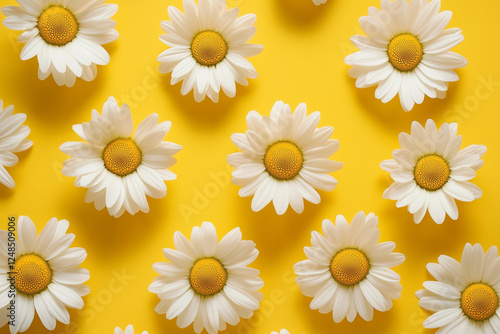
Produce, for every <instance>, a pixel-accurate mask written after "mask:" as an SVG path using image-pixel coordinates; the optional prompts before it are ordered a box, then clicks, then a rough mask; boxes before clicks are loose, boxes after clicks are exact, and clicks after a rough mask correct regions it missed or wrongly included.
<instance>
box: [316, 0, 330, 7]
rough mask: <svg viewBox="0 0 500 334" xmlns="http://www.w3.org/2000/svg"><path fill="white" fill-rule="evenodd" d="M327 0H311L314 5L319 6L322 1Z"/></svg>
mask: <svg viewBox="0 0 500 334" xmlns="http://www.w3.org/2000/svg"><path fill="white" fill-rule="evenodd" d="M326 1H327V0H313V2H314V4H315V5H316V6H319V5H322V4H324V3H326Z"/></svg>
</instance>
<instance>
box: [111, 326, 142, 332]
mask: <svg viewBox="0 0 500 334" xmlns="http://www.w3.org/2000/svg"><path fill="white" fill-rule="evenodd" d="M114 334H134V327H133V326H132V325H128V326H127V328H125V331H122V330H121V328H120V327H116V328H115V332H114ZM142 334H148V332H146V331H144V332H142Z"/></svg>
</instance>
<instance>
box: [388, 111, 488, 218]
mask: <svg viewBox="0 0 500 334" xmlns="http://www.w3.org/2000/svg"><path fill="white" fill-rule="evenodd" d="M399 143H400V145H401V149H397V150H395V151H393V152H392V156H393V157H394V159H390V160H385V161H382V163H380V167H381V168H382V169H384V170H385V171H387V172H389V173H391V178H392V179H393V180H394V183H393V184H391V186H390V187H389V188H387V189H386V190H385V192H384V195H383V198H389V199H392V200H396V201H397V203H396V206H397V207H398V208H400V207H404V206H408V211H409V212H410V213H412V214H413V220H414V221H415V223H417V224H418V223H420V221H422V218H424V216H425V213H426V212H427V210H428V211H429V214H430V215H431V217H432V219H433V220H434V221H435V222H436V223H438V224H441V223H442V222H443V221H444V219H445V216H446V214H448V215H449V216H450V218H451V219H454V220H456V219H457V218H458V208H457V205H456V203H455V199H458V200H460V201H464V202H472V201H473V200H474V199H477V198H479V197H481V195H482V191H481V189H479V188H478V187H477V186H476V185H474V184H472V183H470V182H468V181H469V180H471V179H472V178H474V177H475V176H476V170H478V169H479V168H481V166H482V165H483V160H481V156H482V155H483V154H484V153H485V152H486V146H483V145H471V146H468V147H466V148H464V149H463V150H460V145H461V143H462V136H457V124H456V123H451V124H448V123H444V124H443V125H442V126H441V127H440V128H439V130H438V129H437V128H436V123H434V121H433V120H432V119H429V120H427V123H426V125H425V129H424V128H423V127H422V126H421V125H420V124H419V123H418V122H413V123H412V125H411V134H407V133H405V132H402V133H400V134H399ZM459 150H460V151H459Z"/></svg>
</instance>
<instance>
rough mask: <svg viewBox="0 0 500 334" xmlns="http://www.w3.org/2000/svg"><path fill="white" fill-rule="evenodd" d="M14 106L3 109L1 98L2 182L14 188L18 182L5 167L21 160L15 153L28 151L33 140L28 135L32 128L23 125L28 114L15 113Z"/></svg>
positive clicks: (0, 144) (0, 178)
mask: <svg viewBox="0 0 500 334" xmlns="http://www.w3.org/2000/svg"><path fill="white" fill-rule="evenodd" d="M13 113H14V106H8V107H7V108H5V109H3V101H2V100H1V99H0V183H1V184H3V185H4V186H6V187H9V188H14V186H15V185H16V183H15V182H14V179H13V178H12V176H10V174H9V172H7V170H6V169H5V167H13V166H15V165H16V164H17V162H18V161H19V159H18V157H17V156H16V155H15V154H14V153H18V152H22V151H26V150H27V149H29V148H30V147H31V146H32V145H33V142H32V141H31V140H29V139H26V137H27V136H28V135H29V134H30V128H29V127H28V126H27V125H22V124H23V123H24V121H26V114H21V113H19V114H15V115H13Z"/></svg>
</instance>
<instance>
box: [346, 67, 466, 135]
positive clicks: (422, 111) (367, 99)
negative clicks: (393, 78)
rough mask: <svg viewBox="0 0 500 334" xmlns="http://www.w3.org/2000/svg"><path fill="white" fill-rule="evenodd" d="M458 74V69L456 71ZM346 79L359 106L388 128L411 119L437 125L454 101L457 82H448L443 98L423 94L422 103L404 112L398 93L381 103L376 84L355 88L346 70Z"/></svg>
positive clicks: (404, 124)
mask: <svg viewBox="0 0 500 334" xmlns="http://www.w3.org/2000/svg"><path fill="white" fill-rule="evenodd" d="M457 72H458V73H459V75H462V73H460V70H458V71H457ZM346 78H348V80H346V81H347V82H348V84H350V85H351V89H355V90H356V100H357V101H358V103H359V104H360V106H361V108H362V109H363V110H364V111H365V112H366V113H367V114H368V115H369V116H370V117H372V118H375V119H376V120H378V121H379V123H380V124H381V125H382V126H384V127H386V128H388V129H402V128H405V127H407V126H408V125H409V124H411V122H412V121H415V120H416V121H418V122H420V123H421V124H425V122H426V120H427V119H429V118H431V119H434V120H435V121H436V123H437V124H438V125H440V124H441V120H442V119H443V118H444V115H445V113H446V111H447V110H448V109H449V108H450V106H451V104H452V103H453V101H454V98H455V96H456V92H457V89H458V85H459V84H460V83H459V82H458V83H457V82H453V83H450V86H449V88H448V91H447V94H446V98H444V99H437V98H435V99H431V98H429V97H428V96H425V98H424V101H423V102H422V104H415V106H414V107H413V109H412V110H411V111H409V112H405V111H404V110H403V108H402V107H401V103H400V101H399V95H396V96H395V97H394V98H393V99H392V100H391V101H389V102H387V103H382V102H381V101H380V100H378V99H377V98H375V90H376V88H377V86H374V87H369V88H357V87H356V86H355V84H354V83H355V79H353V78H351V77H349V75H348V74H347V72H346Z"/></svg>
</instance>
